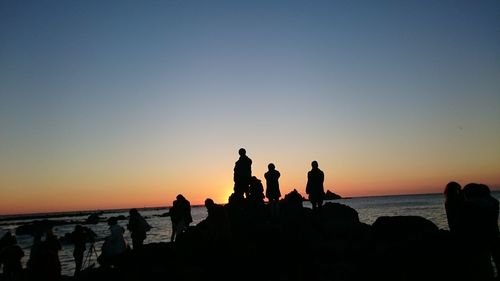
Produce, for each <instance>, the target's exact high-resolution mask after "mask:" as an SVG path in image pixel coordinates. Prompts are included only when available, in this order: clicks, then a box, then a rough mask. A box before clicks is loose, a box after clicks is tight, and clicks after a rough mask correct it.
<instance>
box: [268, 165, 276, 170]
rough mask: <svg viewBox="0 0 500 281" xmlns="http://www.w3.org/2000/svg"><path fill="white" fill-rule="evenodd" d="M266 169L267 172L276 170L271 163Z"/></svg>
mask: <svg viewBox="0 0 500 281" xmlns="http://www.w3.org/2000/svg"><path fill="white" fill-rule="evenodd" d="M267 168H268V169H269V171H273V170H274V169H276V167H275V166H274V164H273V163H269V165H267Z"/></svg>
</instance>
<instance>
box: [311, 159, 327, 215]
mask: <svg viewBox="0 0 500 281" xmlns="http://www.w3.org/2000/svg"><path fill="white" fill-rule="evenodd" d="M311 167H312V169H311V170H310V171H309V172H308V173H307V185H306V193H307V194H309V201H311V205H312V208H313V210H319V209H321V206H322V205H323V200H324V198H325V190H324V188H323V182H324V180H325V174H324V173H323V171H321V170H320V169H319V166H318V162H316V161H312V163H311Z"/></svg>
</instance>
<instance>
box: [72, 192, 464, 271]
mask: <svg viewBox="0 0 500 281" xmlns="http://www.w3.org/2000/svg"><path fill="white" fill-rule="evenodd" d="M287 199H288V201H287V200H284V201H283V202H282V203H283V204H281V210H282V214H281V216H280V218H279V219H277V220H273V219H270V218H269V216H268V213H267V211H266V208H267V207H266V206H265V205H262V206H235V205H233V206H230V205H226V206H225V208H226V210H227V211H228V214H229V215H230V216H229V218H230V222H231V237H230V238H229V239H214V237H212V236H207V235H206V233H205V230H204V229H203V226H201V223H200V224H199V225H197V226H193V227H191V228H189V229H188V230H187V231H186V232H185V233H183V234H182V235H180V236H179V239H178V240H177V241H176V242H175V243H153V244H148V245H145V246H144V247H143V248H142V249H139V250H131V251H128V252H127V253H126V254H125V255H123V256H122V257H121V259H120V262H119V264H118V265H117V266H116V267H114V268H93V269H88V270H86V271H84V272H82V274H81V276H80V277H79V278H78V280H164V279H170V280H370V279H374V280H473V279H470V277H471V274H474V273H470V274H463V272H461V271H460V270H457V266H458V265H461V264H463V261H464V260H466V259H464V254H465V253H464V252H462V251H461V250H460V249H459V248H458V247H457V240H456V238H455V237H454V236H453V235H452V234H451V233H450V232H449V231H447V230H440V229H438V227H437V226H436V225H435V224H434V223H432V222H431V221H429V220H427V219H425V218H422V217H418V216H397V217H380V218H379V219H377V220H376V221H375V222H374V223H373V224H372V225H367V224H364V223H361V222H360V221H359V218H358V213H357V212H356V210H354V209H352V208H351V207H348V206H346V205H342V204H338V203H332V202H328V203H326V204H325V205H324V206H323V209H322V210H321V212H320V213H319V212H318V213H315V212H313V211H312V210H311V209H309V208H304V207H302V203H301V201H300V200H298V199H299V198H296V199H297V200H295V202H294V199H293V198H287ZM472 276H474V275H472Z"/></svg>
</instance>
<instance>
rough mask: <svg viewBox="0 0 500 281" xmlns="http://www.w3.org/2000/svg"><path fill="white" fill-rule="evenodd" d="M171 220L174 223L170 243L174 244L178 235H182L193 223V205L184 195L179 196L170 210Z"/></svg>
mask: <svg viewBox="0 0 500 281" xmlns="http://www.w3.org/2000/svg"><path fill="white" fill-rule="evenodd" d="M170 219H171V221H172V236H171V237H170V241H172V242H174V241H175V239H176V237H177V235H179V234H180V233H182V232H183V231H184V230H185V229H186V228H187V227H188V226H189V224H190V223H192V222H193V217H192V216H191V203H190V202H189V201H188V200H187V199H186V198H184V196H182V194H179V195H177V197H176V200H174V202H173V204H172V208H170Z"/></svg>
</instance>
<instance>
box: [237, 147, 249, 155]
mask: <svg viewBox="0 0 500 281" xmlns="http://www.w3.org/2000/svg"><path fill="white" fill-rule="evenodd" d="M238 154H240V156H244V155H246V154H247V151H246V150H245V149H244V148H240V150H238Z"/></svg>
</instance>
